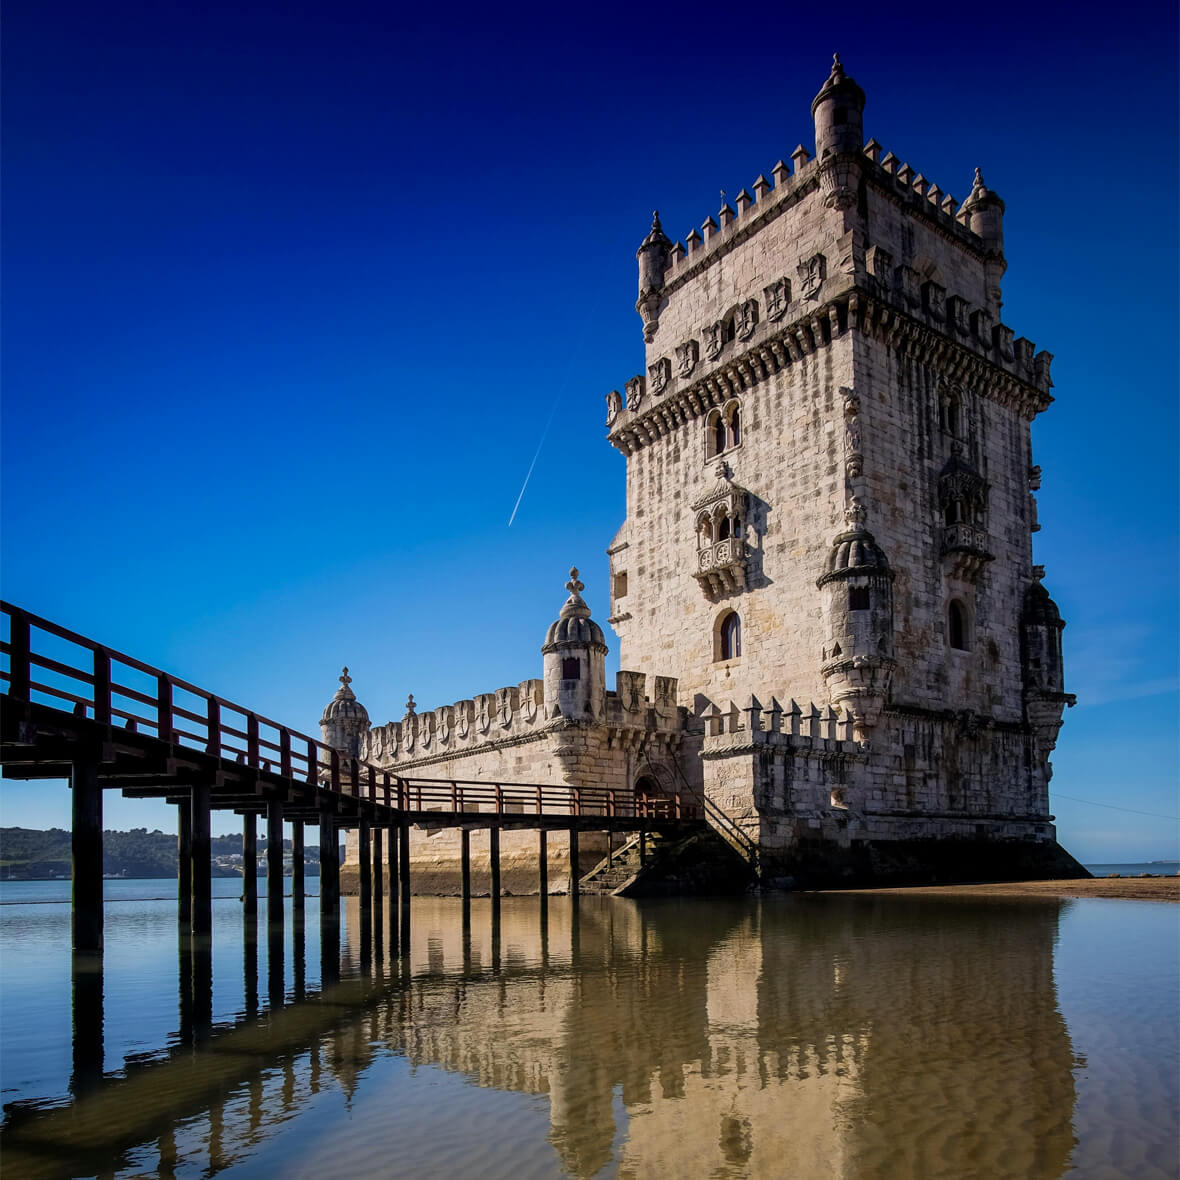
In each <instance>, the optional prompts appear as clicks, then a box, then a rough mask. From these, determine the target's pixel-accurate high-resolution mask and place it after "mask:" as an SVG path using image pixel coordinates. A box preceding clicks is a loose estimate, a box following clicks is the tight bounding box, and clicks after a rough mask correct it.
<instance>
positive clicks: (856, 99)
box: [811, 53, 865, 209]
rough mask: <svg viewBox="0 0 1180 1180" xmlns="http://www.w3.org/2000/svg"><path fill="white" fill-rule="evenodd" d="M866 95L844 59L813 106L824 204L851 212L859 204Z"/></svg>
mask: <svg viewBox="0 0 1180 1180" xmlns="http://www.w3.org/2000/svg"><path fill="white" fill-rule="evenodd" d="M864 109H865V92H864V91H863V90H861V88H860V87H859V86H858V85H857V84H856V83H855V82H854V81H853V80H852V79H851V78H849V77H848V76H847V75H846V74H845V73H844V67H843V66H842V65H841V64H840V55H839V54H838V53H837V54H833V56H832V72H831V73H830V74H829V75H828V79H827V81H826V82H825V83H824V84H823V85H822V86H821V87H820V90H819V93H818V94H817V95H816V96H815V98H814V100H813V101H812V103H811V115H812V118H813V119H814V120H815V158H816V161H817V162H818V163H819V169H820V173H819V177H820V185H821V187H822V188H823V192H824V204H825V205H828V206H829V207H832V208H836V209H850V208H852V206H853V205H855V204H856V185H857V179H858V175H859V171H858V170H859V159H860V151H861V148H862V147H863V146H864Z"/></svg>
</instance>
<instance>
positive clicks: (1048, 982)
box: [0, 881, 1180, 1180]
mask: <svg viewBox="0 0 1180 1180" xmlns="http://www.w3.org/2000/svg"><path fill="white" fill-rule="evenodd" d="M263 884H264V883H263V882H260V886H261V885H263ZM107 886H108V887H107V899H108V900H107V906H106V952H105V956H104V968H105V970H104V972H103V974H102V975H101V976H99V975H98V974H97V973H93V972H84V971H83V972H80V973H79V974H78V975H77V976H76V977H75V976H73V975H72V974H71V956H70V953H69V908H68V905H67V904H65V902H64V901H63V900H60V899H61V898H62V897H63V890H64V891H65V892H68V883H55V882H30V883H4V884H3V885H2V886H0V903H2V904H0V940H2V941H0V986H2V990H0V1088H2V1091H3V1101H4V1119H3V1124H2V1125H0V1152H2V1153H3V1154H2V1157H0V1158H2V1160H3V1172H4V1176H5V1178H6V1180H10V1178H13V1177H20V1176H26V1175H28V1176H52V1177H64V1176H119V1177H141V1176H178V1177H188V1176H192V1177H196V1176H210V1175H218V1176H228V1177H263V1176H265V1177H271V1176H283V1177H302V1176H307V1177H317V1178H320V1177H323V1176H325V1175H328V1176H348V1177H366V1176H412V1177H456V1176H463V1175H467V1176H478V1177H534V1176H535V1177H549V1176H576V1177H591V1176H603V1177H613V1176H618V1177H635V1178H641V1177H680V1178H691V1177H709V1178H714V1177H743V1176H756V1177H763V1176H765V1177H792V1178H801V1180H808V1178H810V1177H816V1178H821V1177H824V1178H826V1177H832V1176H836V1177H849V1178H859V1177H873V1178H877V1177H881V1178H891V1177H897V1178H899V1180H900V1178H907V1180H908V1178H910V1177H955V1178H961V1177H981V1178H984V1177H986V1178H988V1180H993V1178H1001V1177H1021V1178H1039V1177H1059V1176H1075V1177H1086V1178H1089V1177H1119V1176H1126V1177H1135V1178H1137V1180H1151V1178H1153V1177H1174V1176H1176V1175H1177V1174H1178V1172H1180V1169H1178V1167H1177V1132H1178V1118H1177V1108H1178V1102H1180V1095H1178V1089H1180V1086H1178V1077H1180V1053H1178V1038H1180V1028H1178V1019H1177V1011H1178V1003H1177V1000H1178V996H1180V977H1178V946H1180V939H1178V937H1177V935H1178V930H1177V916H1178V909H1177V907H1175V906H1171V905H1168V904H1166V903H1156V902H1135V901H1106V900H1099V899H1086V900H1078V901H1069V902H1057V901H1044V900H1040V899H1037V900H1022V899H1013V900H1008V899H1002V900H997V899H977V898H965V897H962V898H942V897H934V898H922V899H916V898H905V897H898V896H896V895H889V896H872V895H827V896H820V895H798V896H788V897H781V898H774V899H762V900H758V899H743V900H740V901H732V902H721V901H712V902H696V901H694V902H650V903H635V902H626V901H621V900H615V899H601V900H600V899H584V900H583V901H582V902H581V904H580V905H579V906H577V907H576V908H575V907H574V906H573V905H572V904H571V903H570V902H569V901H568V900H567V899H556V898H555V899H551V900H550V902H549V904H548V906H547V907H546V908H545V909H542V907H541V906H540V904H539V902H538V900H537V899H536V898H506V899H504V901H503V902H502V904H501V907H500V914H499V920H498V921H494V920H493V914H492V909H491V903H490V902H489V901H488V900H487V899H482V900H480V899H477V900H476V901H475V902H473V903H472V905H471V907H470V910H469V911H468V917H467V919H466V920H465V918H464V911H463V908H462V905H461V903H460V902H459V901H457V900H452V899H434V898H415V899H414V902H413V905H412V908H411V914H410V923H409V927H408V929H406V928H404V927H401V926H400V923H394V925H393V927H392V928H391V924H390V919H391V917H396V916H397V914H396V912H395V913H392V914H391V912H390V910H389V909H388V908H387V909H386V910H385V911H384V912H383V913H381V915H380V921H379V922H378V923H377V924H376V929H375V930H373V929H370V928H369V927H368V926H367V925H366V924H363V923H362V921H361V918H360V914H359V911H358V909H357V905H356V899H355V898H350V899H346V901H345V903H344V905H343V907H342V915H343V920H342V922H341V925H340V928H339V930H338V931H337V930H333V929H332V928H331V927H329V928H328V931H327V932H326V934H325V933H322V932H321V930H320V927H319V922H318V902H317V901H316V900H315V899H312V900H311V901H309V903H308V906H307V911H306V918H305V920H304V922H303V923H302V924H301V925H299V924H296V923H295V922H294V921H293V915H292V911H291V901H290V899H288V900H287V903H286V904H287V922H286V927H285V930H284V934H283V937H281V938H276V937H274V936H272V935H271V934H270V933H269V932H268V931H267V928H266V924H265V921H264V920H260V921H259V923H258V925H257V928H256V936H255V937H253V938H251V937H247V936H246V932H245V931H244V924H243V919H242V913H241V906H240V903H239V901H238V893H239V891H240V883H239V882H237V881H215V882H214V886H215V889H216V890H217V891H218V892H220V893H222V894H223V896H221V897H220V898H218V899H217V900H215V901H214V908H213V915H214V931H213V938H212V946H211V948H210V949H209V951H208V953H205V951H204V950H203V948H200V947H195V948H194V947H192V946H190V945H189V943H188V940H187V939H178V936H177V926H176V907H175V900H174V895H173V894H172V888H173V886H172V884H171V883H170V882H160V881H140V882H134V881H118V882H108V883H107ZM55 890H56V893H55V892H54V891H55ZM55 898H57V899H58V900H55ZM261 913H262V915H263V918H264V916H265V904H263V905H262V907H261ZM75 1004H76V1007H77V1012H78V1016H79V1019H78V1021H77V1022H76V1023H75V1020H74V1005H75Z"/></svg>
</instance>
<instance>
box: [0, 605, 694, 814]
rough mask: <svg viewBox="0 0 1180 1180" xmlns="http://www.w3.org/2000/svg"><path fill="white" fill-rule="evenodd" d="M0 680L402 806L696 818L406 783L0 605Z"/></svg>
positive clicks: (599, 801)
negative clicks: (2, 629)
mask: <svg viewBox="0 0 1180 1180" xmlns="http://www.w3.org/2000/svg"><path fill="white" fill-rule="evenodd" d="M0 616H2V617H3V619H4V620H5V621H6V624H7V638H6V639H4V640H2V641H0V655H2V656H3V657H4V661H3V662H4V664H5V665H6V666H4V667H3V668H0V683H2V685H3V690H4V692H5V693H6V694H7V695H8V696H9V697H10V698H11V699H12V700H16V701H28V702H33V703H37V704H42V705H48V706H49V707H51V708H54V709H60V710H61V711H62V712H65V713H70V714H72V715H73V716H75V717H80V718H87V719H89V720H91V721H95V722H98V723H100V724H102V725H110V726H113V727H116V728H122V729H124V730H127V731H130V732H135V733H146V734H149V735H150V736H154V737H157V738H159V739H160V740H162V741H164V742H166V743H167V744H168V745H169V746H180V747H183V748H187V749H191V750H197V751H201V752H204V753H205V754H209V755H212V756H214V757H216V758H221V759H227V760H229V761H231V762H235V763H237V764H239V765H242V766H248V767H250V768H252V769H254V770H257V771H260V772H262V773H264V774H275V775H279V776H281V777H282V778H284V779H287V780H289V781H293V782H296V783H306V784H307V785H308V786H318V787H323V788H328V789H330V790H332V791H334V792H336V793H338V794H344V795H350V796H354V797H361V798H365V799H368V800H371V801H372V802H374V803H377V804H384V805H385V806H386V807H390V808H395V809H398V810H401V811H417V812H424V811H440V812H450V813H452V814H457V813H465V812H471V813H473V814H474V813H488V812H495V813H498V814H501V815H508V816H510V815H514V814H518V815H522V816H527V815H534V816H535V815H555V816H558V815H560V816H571V817H574V818H585V817H592V816H605V817H609V818H627V819H630V818H643V819H672V820H675V819H699V818H701V816H702V815H703V812H702V811H701V808H700V802H699V800H696V799H694V798H692V797H690V796H687V795H685V796H682V795H680V794H679V793H676V794H672V795H644V794H635V793H634V792H631V791H627V790H616V789H613V788H608V787H594V786H570V785H566V784H563V785H548V784H536V783H490V782H483V781H481V782H469V781H460V780H451V779H445V780H443V779H405V778H401V777H399V776H398V775H396V774H394V773H393V772H392V771H389V770H385V769H382V768H381V767H379V766H374V765H373V764H372V763H367V762H362V761H361V760H360V759H358V758H351V757H349V756H347V755H344V754H341V752H340V751H339V750H337V749H335V748H333V747H332V746H328V745H325V744H324V743H323V742H322V741H320V740H318V739H317V738H314V737H310V736H309V735H307V734H305V733H300V732H299V731H298V730H294V729H291V728H290V727H289V726H286V725H282V724H280V723H279V722H277V721H272V720H271V719H270V718H268V717H264V716H263V715H262V714H260V713H256V712H254V711H253V710H252V709H247V708H246V707H245V706H244V705H237V704H234V703H233V702H232V701H227V700H226V699H225V698H224V697H220V696H217V695H216V694H215V693H211V692H208V691H206V690H205V689H203V688H199V687H198V686H197V685H195V684H191V683H190V682H188V681H187V680H182V679H181V678H180V677H178V676H172V675H170V674H169V673H167V672H164V671H162V670H161V669H159V668H155V667H152V665H150V664H146V663H144V662H143V661H142V660H137V659H136V658H135V657H134V656H129V655H125V654H124V653H123V652H119V651H115V650H114V649H113V648H109V647H105V646H103V645H102V644H99V643H95V642H94V641H93V640H91V639H87V638H86V637H85V636H82V635H79V634H77V632H74V631H70V630H68V629H67V628H65V627H60V626H58V625H57V624H56V623H53V622H50V621H49V620H48V619H44V618H41V617H40V616H39V615H34V614H32V613H30V612H29V611H26V610H22V609H21V608H20V607H17V606H13V605H12V604H11V603H7V602H0Z"/></svg>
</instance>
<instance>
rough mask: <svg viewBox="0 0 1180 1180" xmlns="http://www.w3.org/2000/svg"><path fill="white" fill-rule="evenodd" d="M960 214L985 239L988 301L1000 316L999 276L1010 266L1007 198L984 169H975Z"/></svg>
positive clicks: (992, 309)
mask: <svg viewBox="0 0 1180 1180" xmlns="http://www.w3.org/2000/svg"><path fill="white" fill-rule="evenodd" d="M958 217H959V220H960V221H962V222H963V223H964V224H965V225H966V226H967V228H968V229H970V230H971V232H972V233H974V234H978V235H979V237H980V238H982V239H983V248H984V281H985V283H986V285H987V301H988V306H989V308H990V310H991V311H992V312H993V314H995V315H997V316H998V315H999V314H1000V308H1001V306H1002V305H1003V301H1002V298H1001V291H1000V280H1001V279H1002V278H1003V277H1004V271H1006V270H1007V269H1008V263H1007V262H1006V261H1005V260H1004V202H1003V201H1001V200H1000V198H999V197H998V196H996V194H995V193H994V192H992V190H991V189H990V188H988V187H987V185H986V184H985V183H984V181H983V173H982V172H981V171H980V169H978V168H976V169H975V182H974V184H972V186H971V192H970V193H968V194H967V199H966V200H965V201H964V202H963V204H962V205H961V206H960V208H959V214H958Z"/></svg>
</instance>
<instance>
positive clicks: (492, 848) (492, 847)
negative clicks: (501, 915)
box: [488, 824, 500, 913]
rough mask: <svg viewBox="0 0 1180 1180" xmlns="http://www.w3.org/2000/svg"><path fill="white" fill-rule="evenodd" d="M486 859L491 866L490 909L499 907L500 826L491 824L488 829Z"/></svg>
mask: <svg viewBox="0 0 1180 1180" xmlns="http://www.w3.org/2000/svg"><path fill="white" fill-rule="evenodd" d="M488 859H489V860H490V861H491V868H492V911H493V913H494V912H495V911H496V910H497V909H499V907H500V826H499V824H493V825H492V826H491V827H490V828H489V829H488Z"/></svg>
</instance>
